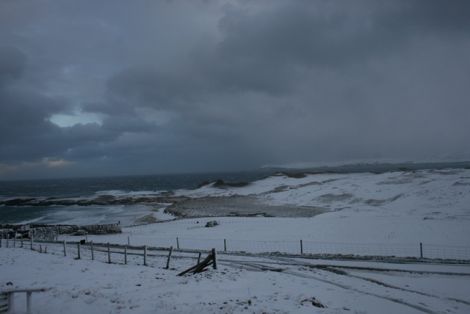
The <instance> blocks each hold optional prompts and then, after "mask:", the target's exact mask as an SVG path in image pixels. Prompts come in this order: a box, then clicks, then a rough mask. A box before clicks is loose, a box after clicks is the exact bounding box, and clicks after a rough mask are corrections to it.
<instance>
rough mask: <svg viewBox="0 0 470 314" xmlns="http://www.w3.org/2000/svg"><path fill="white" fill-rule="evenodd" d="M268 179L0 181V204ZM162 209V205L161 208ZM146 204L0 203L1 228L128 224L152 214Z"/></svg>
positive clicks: (222, 175) (251, 175) (248, 174)
mask: <svg viewBox="0 0 470 314" xmlns="http://www.w3.org/2000/svg"><path fill="white" fill-rule="evenodd" d="M270 174H272V170H270V169H266V170H264V169H261V170H256V171H242V172H217V173H216V172H212V173H197V174H173V175H140V176H119V177H96V178H67V179H47V180H19V181H0V202H1V201H2V200H9V199H14V198H61V199H62V198H66V199H87V198H94V197H97V196H99V195H119V196H126V195H138V194H141V195H142V194H150V195H155V194H159V193H161V192H168V191H174V190H180V189H195V188H197V187H198V186H200V185H201V184H203V183H208V182H213V181H216V180H223V181H224V182H252V181H255V180H259V179H261V178H263V177H266V176H269V175H270ZM163 208H164V205H162V208H161V209H163ZM156 209H157V210H158V208H155V206H152V207H151V206H148V205H139V204H136V205H89V206H79V205H71V206H62V205H53V206H8V205H5V204H0V224H27V223H35V224H74V225H87V224H106V223H118V222H119V223H121V224H123V225H132V224H134V222H135V221H136V219H137V218H138V217H142V216H144V215H147V214H149V213H150V212H155V210H156Z"/></svg>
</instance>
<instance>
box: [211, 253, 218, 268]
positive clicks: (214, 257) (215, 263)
mask: <svg viewBox="0 0 470 314" xmlns="http://www.w3.org/2000/svg"><path fill="white" fill-rule="evenodd" d="M212 260H213V263H212V267H214V269H217V253H216V252H215V249H212Z"/></svg>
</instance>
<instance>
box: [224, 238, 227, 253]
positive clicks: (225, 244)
mask: <svg viewBox="0 0 470 314" xmlns="http://www.w3.org/2000/svg"><path fill="white" fill-rule="evenodd" d="M224 252H227V239H224Z"/></svg>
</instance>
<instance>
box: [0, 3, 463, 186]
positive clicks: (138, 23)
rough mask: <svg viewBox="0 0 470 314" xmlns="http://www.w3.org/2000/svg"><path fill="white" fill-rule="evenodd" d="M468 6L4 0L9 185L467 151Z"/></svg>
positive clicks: (0, 58) (1, 138)
mask: <svg viewBox="0 0 470 314" xmlns="http://www.w3.org/2000/svg"><path fill="white" fill-rule="evenodd" d="M469 16H470V1H466V0H454V1H447V0H441V1H437V0H394V1H389V0H357V1H342V0H296V1H285V0H256V1H255V0H226V1H223V0H221V1H215V0H191V1H189V0H188V1H169V0H166V1H164V0H161V1H158V0H154V1H151V0H135V1H121V0H112V1H111V0H109V1H106V0H103V1H94V0H93V1H92V0H81V1H75V0H73V1H72V0H35V1H31V0H0V38H1V40H0V179H23V178H52V177H75V176H107V175H124V174H158V173H184V172H205V171H236V170H245V169H246V170H248V169H257V168H259V167H262V166H266V165H289V164H296V163H331V162H335V163H337V162H349V161H357V160H368V161H376V160H379V161H380V160H397V161H430V160H432V161H442V160H447V161H448V160H470V140H469V135H470V122H469V120H470V102H469V100H470V18H469Z"/></svg>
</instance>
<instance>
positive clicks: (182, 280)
mask: <svg viewBox="0 0 470 314" xmlns="http://www.w3.org/2000/svg"><path fill="white" fill-rule="evenodd" d="M164 259H165V258H164V257H161V258H158V257H155V258H152V259H151V261H150V265H151V266H150V267H144V266H141V265H140V266H139V265H137V264H135V263H132V264H130V265H122V264H106V263H104V262H103V261H104V256H97V259H96V260H95V261H91V260H89V257H88V256H84V257H83V259H82V260H73V257H71V256H67V257H63V256H60V255H52V254H39V253H37V252H32V251H29V250H27V249H19V248H16V249H12V248H9V249H6V248H2V249H0V287H1V288H2V289H3V288H4V287H6V283H7V282H11V283H12V284H13V286H9V287H13V288H39V287H40V288H42V287H45V288H50V290H49V291H48V292H44V293H36V294H34V295H33V310H34V313H37V314H40V313H48V314H54V313H68V314H75V313H77V314H78V313H88V314H94V313H325V314H332V313H371V314H372V313H385V314H386V313H423V312H424V313H456V314H457V313H468V312H469V311H470V300H469V299H468V296H469V295H470V290H469V287H470V277H469V276H468V275H459V276H456V275H439V274H433V273H428V274H420V273H406V272H405V273H402V272H371V271H346V272H344V273H341V274H340V273H334V272H330V271H325V270H321V269H310V268H306V267H303V266H296V265H295V263H293V264H292V265H290V266H289V265H283V266H282V269H283V270H284V271H282V272H269V271H259V270H256V268H250V267H248V268H244V267H239V264H236V263H232V262H220V265H219V269H218V270H212V269H210V270H208V271H207V272H205V273H203V274H198V275H190V276H187V277H177V276H176V274H177V273H178V272H179V271H181V270H183V269H185V268H186V267H188V266H190V265H193V264H194V260H192V259H175V260H174V261H173V262H172V269H170V270H165V269H163V268H162V266H161V265H164ZM32 260H34V263H31V261H32ZM253 263H254V262H253ZM256 263H263V261H257V262H256ZM247 265H249V264H247ZM254 265H257V264H254ZM267 265H269V264H267ZM450 267H452V266H440V265H429V266H428V267H426V270H427V271H442V270H444V271H448V270H449V268H450ZM414 268H415V269H416V268H417V269H419V265H418V266H414ZM453 268H455V269H454V271H457V272H461V273H468V272H469V269H468V267H459V266H453ZM370 279H373V281H372V280H370ZM314 299H315V300H316V301H317V302H319V303H321V304H323V305H324V306H325V308H318V307H315V306H314V305H313V304H312V300H314ZM15 303H16V309H17V313H24V311H25V300H24V295H17V296H16V298H15Z"/></svg>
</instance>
